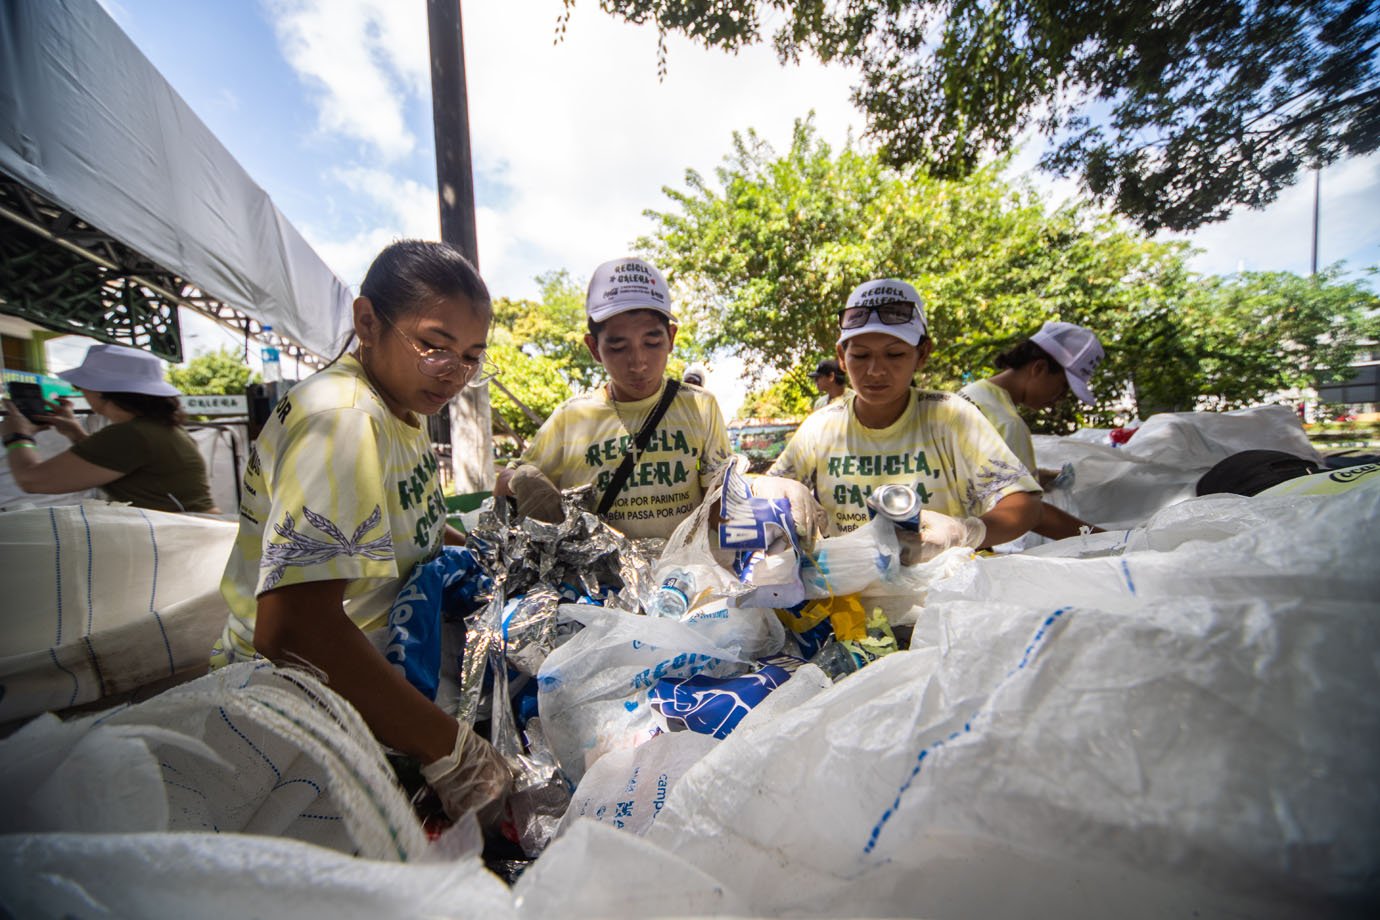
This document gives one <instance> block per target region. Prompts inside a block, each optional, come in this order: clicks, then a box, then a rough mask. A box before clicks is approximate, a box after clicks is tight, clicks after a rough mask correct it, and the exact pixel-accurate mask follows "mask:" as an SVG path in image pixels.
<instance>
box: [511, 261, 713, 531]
mask: <svg viewBox="0 0 1380 920" xmlns="http://www.w3.org/2000/svg"><path fill="white" fill-rule="evenodd" d="M585 313H586V315H587V317H588V321H589V334H588V335H586V336H585V345H586V346H588V347H589V352H590V354H591V355H593V356H594V360H596V361H598V362H599V363H600V364H602V365H603V366H604V370H606V371H607V372H608V375H609V381H608V383H606V384H604V385H602V386H600V387H597V388H595V389H594V390H591V391H590V392H588V393H581V394H580V395H578V396H574V397H572V398H570V399H568V400H566V401H565V402H564V403H562V404H561V405H560V406H559V407H558V408H557V409H556V411H555V412H553V413H552V414H551V417H550V418H548V419H547V420H546V423H545V424H544V425H542V426H541V429H540V430H539V431H538V432H537V433H536V435H535V436H534V437H533V438H532V442H531V443H530V444H529V445H528V447H527V451H526V453H524V454H523V455H522V460H521V462H520V464H518V465H516V466H515V467H514V468H513V469H511V470H504V471H503V472H502V473H501V474H500V475H499V478H498V483H497V485H496V486H495V488H494V494H495V495H499V496H503V495H512V496H513V497H514V498H515V499H516V500H517V505H518V513H519V514H521V515H530V516H531V517H534V518H537V519H539V520H547V521H552V520H559V519H560V516H561V510H560V496H559V493H558V492H557V490H558V489H570V488H575V487H577V486H584V485H589V484H593V485H594V487H595V492H596V499H595V501H596V504H597V505H598V513H599V515H600V517H601V518H603V519H604V520H605V521H607V522H608V523H609V524H610V525H611V526H612V527H613V528H614V529H616V530H619V531H621V532H622V533H624V534H625V535H627V536H630V537H669V536H670V535H671V532H672V531H673V530H675V528H676V525H678V524H679V523H680V522H681V521H682V520H683V519H685V518H686V517H688V516H689V515H690V514H691V513H692V512H693V511H694V510H695V509H696V508H697V507H698V506H699V504H700V502H701V501H702V500H703V498H704V495H705V493H706V491H707V490H708V489H709V487H710V484H711V482H712V480H713V473H714V470H715V468H716V467H717V466H718V465H719V464H721V463H722V462H723V461H724V460H726V459H728V456H729V452H730V448H729V443H728V431H727V428H726V427H725V425H724V417H723V412H722V411H721V410H720V409H719V403H718V401H717V400H715V399H714V397H713V395H712V394H710V393H709V392H708V391H707V390H704V389H701V388H700V387H697V386H681V385H680V382H679V381H675V380H668V379H667V377H666V361H667V359H668V358H669V357H670V355H671V348H672V346H673V345H674V344H675V340H676V323H675V317H674V315H673V314H672V313H671V296H670V291H669V290H668V289H667V287H666V279H665V278H663V277H662V275H661V272H660V271H658V270H657V269H656V267H655V266H654V265H652V264H651V263H649V262H646V261H644V260H642V259H635V258H623V259H614V260H613V261H611V262H605V263H604V264H603V265H600V266H599V267H598V268H597V269H595V270H594V277H593V278H591V279H590V282H589V291H588V293H587V295H586V298H585ZM639 434H641V435H643V437H642V438H639V437H638V436H639Z"/></svg>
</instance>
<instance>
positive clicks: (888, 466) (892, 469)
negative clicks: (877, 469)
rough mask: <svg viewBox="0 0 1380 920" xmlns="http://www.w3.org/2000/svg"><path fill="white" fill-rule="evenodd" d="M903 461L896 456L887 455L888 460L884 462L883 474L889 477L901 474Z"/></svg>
mask: <svg viewBox="0 0 1380 920" xmlns="http://www.w3.org/2000/svg"><path fill="white" fill-rule="evenodd" d="M901 459H902V458H901V457H898V456H897V455H896V454H887V455H886V459H885V460H883V461H882V472H883V473H884V474H886V475H887V476H895V475H896V474H897V473H899V472H901Z"/></svg>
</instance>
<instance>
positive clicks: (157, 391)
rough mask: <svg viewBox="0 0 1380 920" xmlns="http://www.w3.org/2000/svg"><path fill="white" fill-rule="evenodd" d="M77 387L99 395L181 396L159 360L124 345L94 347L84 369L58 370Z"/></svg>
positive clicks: (86, 359)
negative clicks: (165, 374) (165, 377)
mask: <svg viewBox="0 0 1380 920" xmlns="http://www.w3.org/2000/svg"><path fill="white" fill-rule="evenodd" d="M58 376H59V377H61V378H62V379H63V380H66V381H67V382H68V383H70V384H72V386H74V387H80V388H81V389H83V390H95V391H96V392H97V393H142V394H144V395H145V396H180V395H181V394H180V393H179V392H178V390H177V387H175V386H173V385H172V384H171V383H168V382H167V381H166V380H164V379H163V365H162V362H160V361H159V360H158V359H157V358H156V357H154V356H153V355H151V354H149V353H148V352H146V351H140V350H139V349H137V348H126V347H125V346H124V345H92V346H91V347H90V348H88V349H87V350H86V357H85V358H83V359H82V362H81V366H79V367H74V368H72V369H71V370H70V371H58Z"/></svg>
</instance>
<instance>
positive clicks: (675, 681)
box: [647, 664, 791, 739]
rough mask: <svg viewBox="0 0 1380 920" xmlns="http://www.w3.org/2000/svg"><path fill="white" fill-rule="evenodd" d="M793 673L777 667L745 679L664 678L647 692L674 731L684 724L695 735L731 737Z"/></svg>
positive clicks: (755, 673) (703, 676)
mask: <svg viewBox="0 0 1380 920" xmlns="http://www.w3.org/2000/svg"><path fill="white" fill-rule="evenodd" d="M790 676H791V672H790V671H788V670H786V669H785V668H783V667H779V666H777V665H774V664H768V665H763V667H762V669H761V670H760V671H755V672H753V673H751V674H744V675H742V676H741V677H709V676H707V675H704V674H696V675H695V676H693V677H675V678H663V679H661V680H659V681H657V682H656V683H655V684H653V685H652V688H651V690H650V691H648V693H647V702H648V703H650V704H651V705H652V706H653V707H654V708H655V709H656V710H657V711H658V712H660V713H661V715H662V717H663V718H665V719H666V721H667V724H669V725H671V726H672V727H673V728H674V727H675V726H676V725H683V726H685V728H687V729H689V730H690V731H692V732H698V733H700V734H702V735H712V736H714V737H715V738H719V739H723V738H727V737H728V735H729V733H730V732H732V731H733V729H735V728H737V727H738V723H739V722H741V721H742V720H743V716H745V715H747V714H748V712H749V711H750V710H751V709H752V708H753V707H754V706H756V705H757V704H758V703H760V702H762V700H764V699H766V698H767V694H769V693H771V692H772V691H773V690H775V689H776V688H777V687H779V686H781V685H782V684H784V683H785V682H786V681H787V680H789V679H790Z"/></svg>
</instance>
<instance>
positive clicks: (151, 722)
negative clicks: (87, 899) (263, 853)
mask: <svg viewBox="0 0 1380 920" xmlns="http://www.w3.org/2000/svg"><path fill="white" fill-rule="evenodd" d="M57 831H69V832H72V831H78V832H88V833H147V832H158V831H191V832H216V833H233V832H239V833H248V834H260V835H263V836H270V837H285V838H292V839H297V840H302V841H306V842H309V843H314V844H318V845H320V846H325V847H329V848H331V849H335V850H340V851H342V852H346V853H355V854H359V855H362V856H365V857H368V858H371V859H380V860H408V859H415V858H417V857H418V856H420V855H422V854H423V853H424V852H425V851H426V849H427V843H426V837H425V835H424V834H423V832H422V829H421V826H420V825H419V824H418V822H417V819H416V817H415V816H414V814H413V812H412V809H411V806H410V805H409V804H408V802H407V800H406V798H405V797H404V796H403V793H402V790H401V789H400V788H399V787H398V785H397V781H396V779H395V778H394V775H393V772H392V770H391V768H390V767H389V766H388V764H387V762H386V761H385V759H384V757H383V751H382V748H380V747H379V745H378V743H377V742H376V741H375V740H374V738H373V736H372V735H371V734H370V732H369V729H368V728H367V727H366V726H365V725H364V722H363V720H362V719H360V717H359V714H358V713H357V712H355V710H354V709H353V708H352V707H351V706H350V705H349V704H348V703H347V702H345V701H344V699H342V698H341V697H339V696H338V695H336V694H335V693H333V692H332V691H331V690H330V689H329V688H327V687H326V686H325V685H324V684H322V683H321V682H320V681H318V680H316V679H315V678H313V677H312V676H310V675H309V674H306V673H305V672H302V671H297V670H286V669H279V668H275V667H273V666H272V665H270V664H268V663H266V662H257V663H256V662H243V663H241V664H236V665H231V666H229V667H226V668H222V669H220V670H218V671H216V672H214V673H212V674H209V675H207V676H205V677H202V678H200V679H198V680H195V681H192V682H190V683H186V684H183V685H181V686H178V687H175V688H173V689H171V690H168V691H165V692H164V693H162V694H160V695H158V696H156V697H154V698H153V699H150V700H148V701H146V702H143V703H140V704H138V705H135V706H129V707H126V708H122V709H114V710H110V711H107V712H105V713H99V714H94V715H89V716H85V717H82V718H78V719H72V720H69V721H67V722H62V721H59V720H58V719H57V718H55V717H53V716H44V717H41V718H39V719H35V720H33V721H31V722H29V723H28V724H27V725H25V726H24V727H23V728H21V729H20V730H19V731H18V732H16V733H15V734H13V735H11V736H10V737H9V738H7V739H5V740H4V741H0V833H46V832H57Z"/></svg>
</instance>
